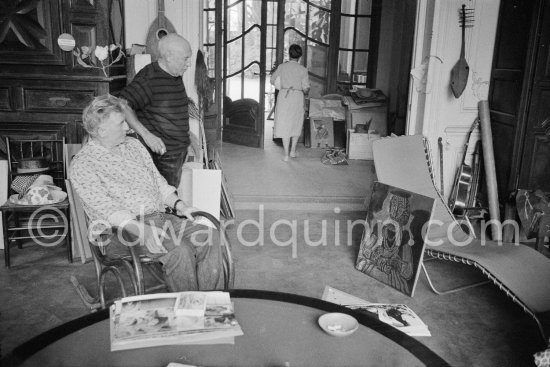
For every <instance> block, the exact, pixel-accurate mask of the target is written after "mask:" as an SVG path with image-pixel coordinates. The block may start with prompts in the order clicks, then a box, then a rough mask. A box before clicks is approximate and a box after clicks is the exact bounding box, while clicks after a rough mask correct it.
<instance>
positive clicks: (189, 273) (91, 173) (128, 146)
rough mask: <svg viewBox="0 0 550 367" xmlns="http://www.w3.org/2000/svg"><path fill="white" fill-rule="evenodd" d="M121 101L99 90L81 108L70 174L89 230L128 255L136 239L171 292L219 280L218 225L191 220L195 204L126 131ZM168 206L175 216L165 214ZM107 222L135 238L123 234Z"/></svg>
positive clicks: (112, 250)
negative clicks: (82, 132)
mask: <svg viewBox="0 0 550 367" xmlns="http://www.w3.org/2000/svg"><path fill="white" fill-rule="evenodd" d="M125 107H126V106H125V102H124V100H122V99H119V98H116V97H113V96H111V95H105V96H100V97H96V98H95V99H94V100H93V101H92V102H91V104H90V105H89V106H88V107H86V109H85V110H84V112H83V114H82V121H83V124H84V128H85V129H86V131H87V132H88V134H89V136H90V139H89V141H88V143H86V144H85V145H84V146H83V148H82V150H81V151H80V152H78V154H76V155H75V157H74V159H73V161H72V163H71V168H70V180H71V183H72V185H73V187H74V188H75V190H76V192H77V193H78V195H79V196H80V198H81V199H82V202H83V206H84V210H85V211H86V214H87V215H88V217H89V218H90V220H91V221H90V237H91V238H92V240H94V239H96V240H97V239H98V237H100V236H101V243H102V244H106V250H107V253H108V254H109V255H110V256H120V255H122V254H125V255H127V254H128V249H127V248H126V246H129V245H136V248H137V251H138V254H147V255H149V256H152V257H156V258H158V260H159V261H160V262H161V263H162V265H163V266H162V268H163V271H164V277H165V280H166V283H167V285H168V288H169V290H170V291H172V292H178V291H189V290H210V289H221V288H223V271H222V258H221V254H220V242H219V241H220V236H219V233H218V232H217V231H215V230H212V229H211V228H209V227H206V226H203V225H199V224H195V223H193V218H192V216H191V213H192V212H193V211H195V210H197V209H195V208H193V207H189V206H186V205H185V203H184V202H183V201H181V200H179V199H178V196H177V195H176V192H175V191H176V190H175V188H174V187H173V186H170V185H168V183H167V182H166V179H165V178H164V177H163V176H162V175H161V174H160V173H159V172H158V170H157V168H156V167H155V165H154V163H153V160H152V159H151V156H150V155H149V152H148V151H147V149H146V148H145V147H144V146H143V145H142V144H141V143H140V142H139V141H138V140H136V139H134V138H132V137H128V136H126V133H127V132H128V130H129V127H128V124H127V123H126V121H125V119H124V108H125ZM166 206H167V207H171V208H174V210H176V212H177V214H178V216H175V215H171V214H166V212H165V207H166ZM179 216H185V217H186V218H187V220H184V219H181V218H180V217H179ZM113 226H116V227H119V228H122V229H123V230H125V231H126V232H127V233H130V234H131V236H132V237H134V238H138V239H139V242H138V243H130V242H129V241H126V240H124V239H123V238H122V237H121V235H120V232H116V233H113V232H111V231H110V228H111V227H113Z"/></svg>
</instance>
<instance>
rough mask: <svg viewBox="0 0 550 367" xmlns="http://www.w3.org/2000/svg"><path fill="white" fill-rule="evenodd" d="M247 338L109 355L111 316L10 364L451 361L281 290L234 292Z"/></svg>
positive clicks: (15, 355) (21, 351) (48, 340)
mask: <svg viewBox="0 0 550 367" xmlns="http://www.w3.org/2000/svg"><path fill="white" fill-rule="evenodd" d="M230 294H231V298H232V300H233V302H234V304H235V316H236V318H237V320H238V321H239V324H240V325H241V327H242V329H243V332H244V335H243V336H238V337H235V344H210V345H170V346H161V347H150V348H141V349H132V350H125V351H116V352H111V351H110V334H109V333H110V332H109V312H108V310H102V311H100V312H96V313H92V314H89V315H86V316H84V317H81V318H79V319H76V320H73V321H71V322H68V323H66V324H63V325H61V326H59V327H57V328H54V329H52V330H50V331H47V332H46V333H44V334H41V335H39V336H37V337H35V338H33V339H31V340H30V341H28V342H27V343H25V344H23V345H21V346H19V347H17V348H15V349H14V350H13V352H12V353H11V354H10V355H9V356H8V357H7V358H6V359H5V360H4V361H2V362H3V363H5V364H3V365H7V366H10V365H12V366H19V365H21V366H35V365H40V366H61V365H64V366H166V365H168V363H170V362H178V363H182V364H190V365H200V366H290V367H292V366H339V365H346V366H354V365H360V366H402V365H406V366H422V365H430V366H431V365H438V366H447V365H448V364H447V363H446V362H445V361H444V360H443V359H441V357H439V356H438V355H437V354H435V353H434V352H433V351H431V350H430V349H429V348H427V347H426V346H425V345H424V344H422V343H421V342H419V341H418V340H416V339H414V338H412V337H410V336H408V335H406V334H404V333H402V332H400V331H399V330H397V329H395V328H393V327H392V326H389V325H387V324H384V323H382V322H380V321H379V320H378V319H377V318H376V317H374V316H370V315H368V314H364V313H359V312H356V311H353V310H350V309H348V308H346V307H343V306H339V305H336V304H333V303H329V302H326V301H323V300H320V299H315V298H309V297H304V296H299V295H293V294H288V293H280V292H269V291H258V290H233V291H231V292H230ZM326 312H343V313H347V314H350V315H352V316H354V317H355V318H356V319H357V320H358V321H359V323H360V327H359V329H358V330H357V331H356V332H355V333H353V334H352V335H349V336H346V337H334V336H330V335H328V334H326V333H325V332H324V331H323V330H322V329H321V328H320V327H319V325H318V323H317V320H318V318H319V317H320V316H321V315H323V314H324V313H326Z"/></svg>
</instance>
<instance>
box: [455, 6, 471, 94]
mask: <svg viewBox="0 0 550 367" xmlns="http://www.w3.org/2000/svg"><path fill="white" fill-rule="evenodd" d="M472 12H473V10H471V9H466V5H462V9H461V11H460V15H459V20H460V27H461V28H462V45H461V47H460V58H459V59H458V61H457V62H456V64H455V65H454V66H453V68H452V69H451V91H452V92H453V95H454V96H455V98H458V97H460V96H461V95H462V93H463V92H464V89H465V88H466V84H467V83H468V76H469V74H470V66H469V65H468V62H467V61H466V57H465V51H464V43H465V40H464V38H465V29H466V28H469V27H472V26H473V25H472V22H473V13H472Z"/></svg>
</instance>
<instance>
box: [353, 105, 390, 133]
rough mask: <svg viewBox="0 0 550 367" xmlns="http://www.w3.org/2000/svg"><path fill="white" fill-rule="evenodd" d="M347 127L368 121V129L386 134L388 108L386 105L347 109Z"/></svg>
mask: <svg viewBox="0 0 550 367" xmlns="http://www.w3.org/2000/svg"><path fill="white" fill-rule="evenodd" d="M347 119H348V121H349V122H348V128H354V127H355V125H357V124H366V123H368V122H370V126H369V130H376V132H378V133H379V134H380V136H386V134H387V125H388V110H387V107H386V106H380V107H371V108H360V109H356V110H348V116H347Z"/></svg>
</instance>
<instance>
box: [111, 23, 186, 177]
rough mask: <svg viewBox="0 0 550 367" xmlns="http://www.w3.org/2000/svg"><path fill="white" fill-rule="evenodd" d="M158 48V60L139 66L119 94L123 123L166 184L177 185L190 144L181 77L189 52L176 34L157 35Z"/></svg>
mask: <svg viewBox="0 0 550 367" xmlns="http://www.w3.org/2000/svg"><path fill="white" fill-rule="evenodd" d="M158 48H159V59H158V61H156V62H153V63H151V64H149V65H147V66H145V67H144V68H143V69H141V70H140V71H139V73H138V74H137V75H136V76H135V77H134V79H133V80H132V82H131V83H130V84H128V85H127V86H126V87H125V88H124V89H123V90H122V91H121V93H120V95H119V97H121V98H123V99H125V100H126V101H127V102H128V106H129V107H127V108H126V109H125V118H126V122H127V123H128V125H129V126H130V127H131V128H132V129H134V131H135V132H136V133H138V134H139V136H140V137H141V140H142V142H144V143H145V144H146V145H147V147H148V148H149V150H150V152H151V155H152V157H153V161H154V162H155V165H156V167H157V169H158V170H159V172H160V173H161V174H162V175H163V176H164V178H166V180H167V181H168V184H169V185H172V186H175V187H178V185H179V181H180V177H181V170H182V166H183V163H184V162H185V158H186V156H187V147H188V146H189V144H190V137H189V109H188V106H189V99H188V97H187V93H186V91H185V86H184V84H183V80H182V78H181V77H182V75H183V74H184V73H185V71H186V70H187V69H188V68H189V65H190V61H191V56H192V54H193V52H192V50H191V45H190V44H189V42H188V41H187V40H186V39H185V38H183V37H181V36H180V35H178V34H176V33H170V34H168V35H166V36H164V37H163V38H161V39H160V41H159V45H158Z"/></svg>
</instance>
